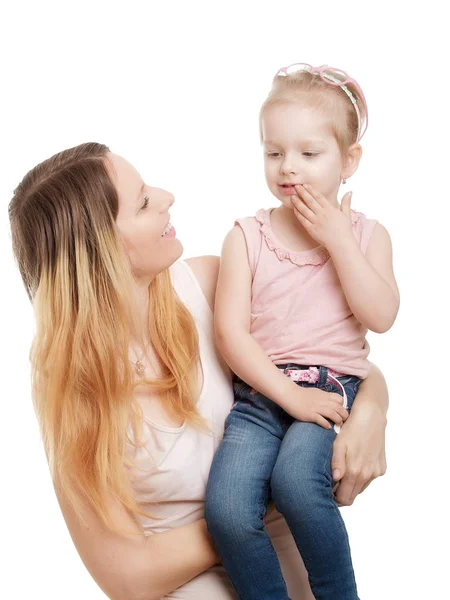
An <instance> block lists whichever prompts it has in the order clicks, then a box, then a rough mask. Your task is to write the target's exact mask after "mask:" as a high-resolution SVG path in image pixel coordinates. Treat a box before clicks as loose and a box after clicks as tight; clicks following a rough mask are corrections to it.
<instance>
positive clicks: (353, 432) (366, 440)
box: [331, 392, 387, 506]
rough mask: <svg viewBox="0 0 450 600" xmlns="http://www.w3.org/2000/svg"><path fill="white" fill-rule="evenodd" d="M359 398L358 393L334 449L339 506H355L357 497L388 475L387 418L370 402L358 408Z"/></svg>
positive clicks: (333, 459)
mask: <svg viewBox="0 0 450 600" xmlns="http://www.w3.org/2000/svg"><path fill="white" fill-rule="evenodd" d="M358 393H360V392H358ZM357 398H358V394H357V397H356V398H355V402H354V404H353V408H352V410H351V412H350V416H349V418H348V419H347V420H346V421H345V423H344V424H343V425H342V427H341V431H340V433H339V434H338V435H337V437H336V439H335V441H334V446H333V458H332V461H331V470H332V473H333V480H334V481H338V483H337V484H336V486H335V487H334V488H333V492H334V493H335V500H336V503H337V505H338V506H350V505H351V504H353V502H354V500H355V498H356V496H357V495H358V494H360V493H361V492H363V491H364V490H365V489H366V488H367V486H368V485H369V484H370V483H371V482H372V481H373V480H374V479H376V478H377V477H379V476H380V475H384V474H385V473H386V455H385V430H386V424H387V420H386V415H385V413H384V411H383V410H380V407H379V406H378V405H376V404H375V403H374V402H373V401H367V400H368V399H365V400H366V401H365V402H363V403H361V404H360V405H359V406H358V404H357ZM336 469H337V470H339V475H335V471H336Z"/></svg>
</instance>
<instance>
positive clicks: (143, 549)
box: [55, 486, 220, 600]
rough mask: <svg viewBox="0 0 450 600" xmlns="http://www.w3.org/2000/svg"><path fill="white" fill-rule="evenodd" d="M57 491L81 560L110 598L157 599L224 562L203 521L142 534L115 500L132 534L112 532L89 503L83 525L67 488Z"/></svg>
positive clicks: (120, 520) (120, 523)
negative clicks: (71, 502)
mask: <svg viewBox="0 0 450 600" xmlns="http://www.w3.org/2000/svg"><path fill="white" fill-rule="evenodd" d="M55 491H56V495H57V498H58V501H59V505H60V507H61V511H62V513H63V516H64V519H65V521H66V524H67V527H68V529H69V532H70V535H71V537H72V540H73V542H74V544H75V547H76V549H77V551H78V554H79V555H80V558H81V560H82V561H83V563H84V565H85V566H86V568H87V570H88V571H89V573H90V574H91V576H92V577H93V578H94V580H95V581H96V583H97V584H98V585H99V587H100V588H101V589H102V590H103V592H104V593H105V594H106V595H107V596H108V598H110V599H111V600H159V599H160V598H162V597H163V596H165V595H166V594H168V593H169V592H171V591H173V590H175V589H177V588H178V587H180V586H181V585H183V584H184V583H186V582H188V581H190V580H191V579H193V578H194V577H195V576H196V575H199V574H200V573H202V572H203V571H205V570H206V569H209V568H210V567H212V566H213V565H215V564H216V563H218V562H220V559H219V556H218V555H217V553H216V551H215V549H214V546H213V543H212V540H211V538H210V536H209V534H208V532H207V529H206V522H205V520H204V519H200V520H199V521H196V522H194V523H191V524H190V525H185V526H183V527H178V528H176V529H173V530H170V531H166V532H164V533H156V534H153V535H150V536H147V537H144V536H143V535H142V530H141V529H140V528H139V527H138V526H137V524H136V523H135V521H134V520H133V519H132V517H131V516H130V515H129V514H128V512H127V511H125V510H124V509H123V507H122V506H121V505H120V503H119V502H118V501H116V500H114V499H112V498H111V499H110V508H111V512H112V515H113V517H114V519H115V522H116V523H117V527H118V528H119V529H121V530H126V531H131V532H132V533H123V534H119V533H112V532H110V531H108V530H107V529H106V528H105V527H104V526H103V524H102V523H101V521H100V519H99V517H97V515H96V514H95V513H94V511H93V510H92V509H90V508H89V507H87V506H86V507H85V509H84V520H85V524H83V523H82V522H81V520H80V519H79V518H78V516H77V515H76V513H75V511H74V510H73V508H72V507H71V506H70V505H69V503H68V502H67V500H66V498H65V495H64V492H63V491H62V490H61V489H57V486H55ZM135 534H136V535H135ZM138 534H140V535H138Z"/></svg>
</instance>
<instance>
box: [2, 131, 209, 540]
mask: <svg viewBox="0 0 450 600" xmlns="http://www.w3.org/2000/svg"><path fill="white" fill-rule="evenodd" d="M108 152H109V149H108V148H107V147H106V146H104V145H102V144H97V143H87V144H81V145H79V146H76V147H75V148H71V149H69V150H65V151H63V152H59V153H58V154H55V155H54V156H52V157H51V158H49V159H48V160H45V161H44V162H42V163H41V164H39V165H37V166H36V167H35V168H34V169H32V170H31V171H29V173H27V175H25V177H24V178H23V180H22V181H21V183H20V184H19V186H18V187H17V189H16V190H15V191H14V196H13V198H12V200H11V202H10V204H9V217H10V223H11V234H12V244H13V251H14V255H15V258H16V260H17V263H18V266H19V269H20V273H21V275H22V279H23V282H24V285H25V288H26V291H27V293H28V296H29V298H30V300H31V302H32V303H33V307H34V311H35V318H36V332H35V337H34V340H33V344H32V347H31V351H30V361H31V367H32V391H33V402H34V407H35V410H36V415H37V418H38V422H39V426H40V431H41V435H42V438H43V442H44V448H45V452H46V455H47V459H48V462H49V467H50V472H51V475H52V479H53V482H54V483H55V484H56V483H57V484H58V486H60V487H62V489H63V490H64V492H65V494H66V497H67V498H68V500H69V502H70V503H71V504H72V506H73V507H74V509H75V510H76V511H77V513H78V514H79V515H80V518H82V504H84V503H85V502H87V503H88V504H89V505H90V506H91V507H92V508H93V509H94V510H95V512H96V513H97V515H98V516H99V517H100V518H101V519H102V521H103V523H104V524H105V525H106V526H107V527H108V528H109V529H112V530H115V526H114V522H113V519H112V517H111V515H110V513H109V510H108V506H107V500H106V499H107V497H110V496H111V495H112V496H113V497H115V498H116V499H118V500H119V501H120V502H121V503H122V505H123V506H124V507H125V508H126V509H128V511H129V512H130V514H131V515H133V516H134V518H135V519H136V518H137V515H138V514H140V515H143V516H147V517H149V516H150V515H149V514H148V513H146V512H144V511H143V510H142V509H141V508H140V507H139V505H138V503H137V502H136V500H135V498H134V495H133V490H132V486H131V483H130V479H129V476H128V475H127V470H128V469H129V468H131V467H133V466H134V465H133V462H132V461H131V459H130V458H129V453H127V452H126V448H127V444H133V445H136V440H137V439H139V433H140V431H141V430H140V424H141V417H142V410H141V409H140V407H139V405H138V403H137V402H136V400H135V395H134V393H133V390H134V387H135V385H136V384H135V383H134V379H133V376H132V371H131V367H130V363H129V359H128V351H129V343H130V339H131V334H136V324H135V322H134V320H133V315H134V314H135V313H134V309H133V302H134V301H135V300H134V298H135V294H134V293H133V288H134V279H133V274H132V270H131V265H130V262H129V259H128V257H127V255H126V253H125V250H124V247H123V244H122V242H121V241H120V236H119V234H118V229H117V226H116V223H115V221H116V218H117V213H118V195H117V191H116V188H115V186H114V185H113V183H112V181H111V179H110V176H109V174H108V170H107V162H106V161H107V154H108ZM147 333H148V335H149V336H150V339H151V340H152V344H153V346H154V348H155V350H156V352H157V354H158V356H159V358H160V359H161V362H162V363H163V365H164V376H163V377H162V378H160V379H157V380H153V381H152V382H148V383H149V384H150V385H152V386H153V388H154V389H155V390H156V391H157V392H158V393H159V394H160V395H161V396H162V398H163V400H164V401H165V405H166V407H167V409H168V411H169V412H170V413H171V414H173V415H177V416H178V417H181V418H183V419H184V420H185V421H187V422H190V423H192V424H194V425H197V426H200V427H203V428H204V427H206V424H205V422H204V420H203V419H202V417H201V416H200V415H199V414H198V412H197V409H196V402H197V399H198V389H197V388H198V366H199V347H198V336H197V330H196V327H195V323H194V320H193V318H192V316H191V314H190V313H189V311H188V310H187V309H186V307H185V306H184V305H183V304H182V303H181V301H180V300H179V299H178V297H177V296H176V294H175V292H174V291H173V288H172V284H171V279H170V274H169V271H168V270H165V271H164V272H162V273H161V274H159V275H158V276H157V277H155V279H154V280H153V281H152V282H151V284H150V286H149V321H148V332H147ZM130 426H131V428H132V431H133V433H134V436H130V431H129V427H130ZM132 437H133V439H132Z"/></svg>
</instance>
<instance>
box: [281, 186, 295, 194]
mask: <svg viewBox="0 0 450 600" xmlns="http://www.w3.org/2000/svg"><path fill="white" fill-rule="evenodd" d="M278 187H279V188H280V189H281V193H282V194H283V196H292V194H295V193H296V191H295V187H294V186H293V185H279V186H278Z"/></svg>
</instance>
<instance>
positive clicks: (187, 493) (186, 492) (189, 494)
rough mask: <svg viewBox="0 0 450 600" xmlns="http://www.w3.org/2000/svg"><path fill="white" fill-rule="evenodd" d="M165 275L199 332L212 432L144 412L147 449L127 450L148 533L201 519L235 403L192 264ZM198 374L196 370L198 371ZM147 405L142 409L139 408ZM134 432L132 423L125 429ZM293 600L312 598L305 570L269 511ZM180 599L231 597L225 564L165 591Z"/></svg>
mask: <svg viewBox="0 0 450 600" xmlns="http://www.w3.org/2000/svg"><path fill="white" fill-rule="evenodd" d="M170 273H171V277H172V283H173V287H174V290H175V292H176V293H177V295H178V296H179V298H180V300H181V301H182V302H183V303H184V304H185V305H186V307H187V308H188V309H189V311H190V312H191V314H192V316H193V318H194V320H195V323H196V326H197V330H198V336H199V345H200V360H201V363H202V371H203V387H202V391H201V394H200V398H199V401H198V405H197V406H198V410H199V412H200V414H201V415H202V416H203V417H204V418H205V419H206V421H207V423H208V426H209V427H210V429H211V433H207V432H204V431H201V430H199V429H197V428H195V427H193V426H191V425H187V424H186V423H184V424H183V425H182V426H181V427H176V428H173V427H166V426H163V425H159V424H158V423H154V422H153V421H152V420H150V419H149V418H148V417H147V416H145V414H144V423H143V439H144V446H143V447H141V448H137V449H134V448H132V447H129V448H130V449H129V451H130V452H132V455H133V457H134V458H135V460H136V461H137V465H138V467H139V469H142V470H137V469H134V470H133V471H132V473H130V477H131V480H132V483H133V488H134V490H135V494H136V498H137V500H138V502H139V503H140V504H141V505H142V507H143V509H144V510H145V511H147V512H149V513H150V514H151V515H152V516H154V517H158V518H159V519H160V520H152V519H147V518H145V517H140V521H141V524H142V527H143V529H144V531H145V534H146V535H152V534H154V533H159V532H163V531H167V530H169V529H174V528H176V527H180V526H182V525H187V524H189V523H192V522H194V521H197V520H198V519H201V518H202V517H203V516H204V498H205V492H206V484H207V481H208V474H209V471H210V468H211V463H212V459H213V456H214V453H215V451H216V450H217V447H218V445H219V444H220V441H221V439H222V437H223V430H224V423H225V419H226V417H227V415H228V413H229V411H230V409H231V405H232V403H233V391H232V386H231V378H230V375H229V371H228V369H227V368H226V365H225V363H224V362H223V360H222V359H221V357H220V356H219V354H218V352H217V350H216V348H215V344H214V331H213V314H212V311H211V308H210V307H209V304H208V302H207V300H206V298H205V296H204V294H203V292H202V290H201V287H200V284H199V283H198V281H197V279H196V277H195V275H194V273H193V271H192V269H191V268H190V267H189V266H188V264H187V263H186V262H184V261H181V260H179V261H177V262H176V263H175V264H174V265H173V266H172V267H171V268H170ZM200 374H201V372H200ZM143 408H144V407H143ZM130 434H131V428H130ZM266 523H267V530H268V532H269V534H270V535H271V538H272V541H273V543H274V546H275V549H276V551H277V553H278V555H279V558H280V564H281V567H282V570H283V574H284V576H285V579H286V582H287V584H288V588H289V595H290V597H291V598H292V600H314V596H313V595H312V593H311V590H310V587H309V584H308V581H307V574H306V570H305V568H304V565H303V562H302V560H301V558H300V555H299V553H298V550H297V548H296V546H295V544H294V541H293V539H292V536H291V534H290V532H289V530H288V528H287V525H286V523H285V521H284V519H283V518H282V517H281V516H280V515H279V513H277V512H276V511H272V512H271V513H270V515H269V517H268V518H267V519H266ZM165 598H166V599H177V600H212V599H214V600H235V599H236V598H237V595H236V594H235V592H234V590H233V588H232V586H231V582H230V580H229V578H228V576H227V575H226V572H225V570H224V569H223V567H222V566H220V565H218V566H215V567H212V568H211V569H208V570H207V571H205V572H204V573H201V574H200V575H198V576H197V577H195V578H194V579H192V580H191V581H189V582H188V583H187V584H185V585H183V586H182V587H180V588H178V589H177V590H175V591H174V592H172V593H170V594H169V595H167V596H165Z"/></svg>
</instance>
